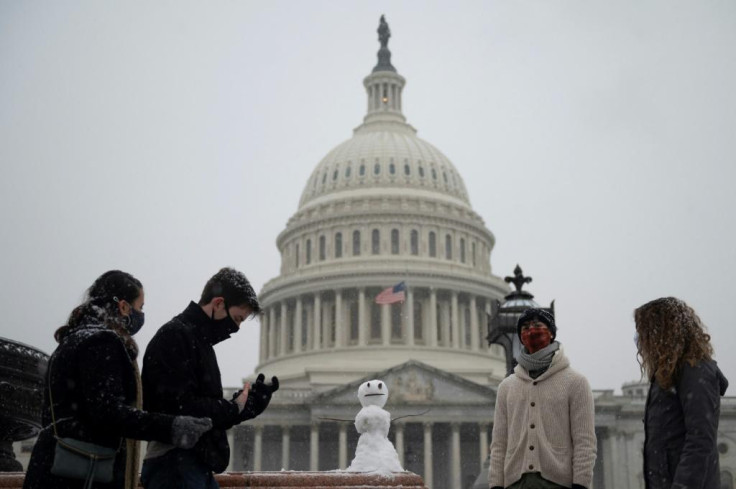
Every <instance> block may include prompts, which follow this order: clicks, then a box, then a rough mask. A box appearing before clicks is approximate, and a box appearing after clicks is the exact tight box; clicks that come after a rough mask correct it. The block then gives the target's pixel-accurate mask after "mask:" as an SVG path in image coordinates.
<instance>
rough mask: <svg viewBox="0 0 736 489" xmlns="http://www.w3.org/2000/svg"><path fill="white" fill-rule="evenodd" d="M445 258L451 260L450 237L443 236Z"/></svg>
mask: <svg viewBox="0 0 736 489" xmlns="http://www.w3.org/2000/svg"><path fill="white" fill-rule="evenodd" d="M445 258H447V259H448V260H452V236H450V235H449V234H448V235H446V236H445Z"/></svg>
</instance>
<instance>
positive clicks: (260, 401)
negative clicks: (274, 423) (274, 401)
mask: <svg viewBox="0 0 736 489" xmlns="http://www.w3.org/2000/svg"><path fill="white" fill-rule="evenodd" d="M264 380H266V376H265V375H263V374H258V377H257V378H256V381H255V383H253V385H251V386H250V391H249V392H248V398H247V399H246V401H245V407H244V408H243V410H242V411H241V412H240V420H241V421H245V420H247V419H253V418H255V417H256V416H258V415H259V414H261V413H262V412H263V411H265V410H266V407H268V403H269V402H271V395H273V393H274V392H276V391H277V390H279V379H278V377H276V376H273V377H271V383H270V384H266V383H265V382H263V381H264Z"/></svg>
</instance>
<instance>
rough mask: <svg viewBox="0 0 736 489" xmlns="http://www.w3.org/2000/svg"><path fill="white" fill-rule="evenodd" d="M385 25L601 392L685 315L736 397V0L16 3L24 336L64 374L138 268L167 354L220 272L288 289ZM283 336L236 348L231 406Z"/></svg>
mask: <svg viewBox="0 0 736 489" xmlns="http://www.w3.org/2000/svg"><path fill="white" fill-rule="evenodd" d="M381 14H386V18H387V20H388V22H389V25H390V27H391V31H392V37H391V41H390V44H389V47H390V49H391V51H392V53H393V58H392V60H393V64H394V66H396V68H397V69H398V71H399V73H400V74H401V75H403V76H404V77H405V78H406V79H407V84H406V88H405V89H404V104H403V105H404V107H403V108H404V113H405V115H406V116H407V118H408V121H409V123H411V124H412V125H414V127H416V128H417V129H418V131H419V133H418V135H419V137H421V138H423V139H425V140H427V141H429V142H431V143H432V144H434V145H435V146H437V147H438V148H439V149H440V150H441V151H442V152H443V153H444V154H445V155H447V156H448V158H450V160H451V161H452V162H453V163H454V164H455V166H456V167H457V169H458V170H459V172H460V174H461V175H462V176H463V178H464V179H465V184H466V186H467V188H468V192H469V195H470V200H471V204H472V206H473V208H474V209H475V211H477V212H478V213H479V214H480V215H481V216H482V217H483V218H484V219H485V222H486V225H487V227H488V228H489V229H490V230H491V231H492V232H493V233H494V234H495V236H496V247H495V249H494V250H493V253H492V255H491V264H492V266H493V272H494V273H495V274H497V275H499V276H506V275H509V274H511V273H512V272H513V268H514V266H515V265H516V264H517V263H519V264H521V266H522V268H523V269H524V272H525V273H527V274H528V275H531V276H532V277H533V278H534V281H533V282H532V283H531V284H530V286H529V287H528V288H529V290H530V291H531V292H532V293H534V294H535V296H536V299H537V300H538V302H540V303H541V304H544V305H546V304H548V303H549V302H550V301H552V300H553V299H555V300H556V303H555V304H556V311H557V321H558V325H559V331H558V339H559V340H560V341H561V342H562V343H563V344H564V345H565V346H566V348H567V351H568V353H569V355H570V357H571V361H572V364H573V366H574V367H576V368H577V369H578V370H580V371H582V372H583V373H584V374H585V375H587V376H588V378H589V379H590V382H591V384H592V386H593V388H595V389H617V390H618V389H620V386H621V384H622V383H624V382H626V381H631V380H636V379H638V377H639V371H638V365H637V363H636V360H635V347H634V343H633V334H634V325H633V319H632V311H633V309H634V308H635V307H636V306H638V305H640V304H642V303H644V302H646V301H648V300H650V299H654V298H656V297H660V296H664V295H675V296H677V297H680V298H682V299H684V300H685V301H687V302H688V303H690V304H691V305H692V306H694V307H695V309H696V311H697V312H698V313H699V314H700V316H701V318H702V319H703V321H704V322H705V323H706V324H707V326H708V327H709V330H710V333H711V334H712V338H713V343H714V346H715V350H716V359H717V360H718V361H719V364H720V365H721V368H722V369H723V370H724V372H725V374H726V376H728V377H730V378H731V381H732V382H735V381H736V355H734V354H733V353H732V352H733V350H734V348H736V332H734V318H733V316H734V314H733V310H734V307H735V305H734V300H733V295H734V287H733V285H732V280H733V279H734V277H736V251H735V250H736V246H735V244H734V240H735V239H736V232H735V228H736V218H735V217H734V211H735V210H736V190H734V184H735V182H736V164H735V163H736V162H735V161H734V159H735V156H736V90H735V89H734V87H736V50H735V49H734V47H735V46H736V3H734V2H730V1H699V2H693V1H672V0H663V1H641V0H631V1H616V2H587V1H577V2H575V1H564V2H561V1H538V2H523V1H514V2H491V1H485V0H483V1H455V2H429V1H416V2H408V1H405V2H398V1H391V2H385V1H373V2H347V1H346V2H334V1H324V2H318V1H308V2H307V1H290V2H256V1H238V2H236V1H227V2H225V1H212V2H181V1H176V2H175V1H165V2H164V1H156V2H150V1H146V2H142V1H141V2H137V1H128V2H112V1H98V0H93V1H92V0H91V1H88V2H83V1H68V2H50V1H49V2H35V1H19V0H18V1H14V0H5V1H2V2H0V162H1V163H2V167H1V170H2V174H1V177H0V204H1V206H0V226H1V229H2V233H0V250H1V253H0V280H1V282H0V310H2V311H3V318H2V320H1V321H0V336H5V337H8V338H11V339H14V340H18V341H22V342H25V343H29V344H31V345H34V346H36V347H38V348H40V349H42V350H44V351H46V352H48V353H50V352H51V351H52V350H53V349H54V347H55V345H54V341H53V339H52V334H53V331H54V330H55V329H56V328H57V327H58V326H60V325H61V324H63V323H64V322H65V320H66V317H67V316H68V314H69V312H70V311H71V309H72V308H73V307H74V306H76V305H77V304H78V303H79V302H80V300H81V298H82V295H83V293H84V291H85V289H86V288H87V287H89V286H90V285H91V283H92V282H93V281H94V279H95V278H96V277H97V276H98V275H100V274H101V273H103V272H104V271H106V270H108V269H112V268H120V269H123V270H126V271H129V272H131V273H132V274H134V275H135V276H137V277H138V278H139V279H140V280H141V281H142V282H143V284H144V286H145V290H146V307H145V312H146V325H145V327H144V329H143V330H142V331H141V333H139V335H138V336H137V339H138V340H139V343H140V344H141V345H143V346H145V344H146V343H147V342H148V340H149V339H150V338H151V336H152V335H153V334H154V333H155V331H156V329H157V328H158V327H159V326H160V325H161V324H163V323H164V322H165V321H167V320H168V319H169V318H171V317H172V316H173V315H175V314H177V313H178V312H180V311H181V310H182V309H183V308H184V307H185V306H186V305H187V303H188V301H189V300H191V299H195V300H196V299H197V298H198V297H199V294H200V292H201V289H202V287H203V285H204V283H205V282H206V280H207V279H208V278H209V277H210V276H211V275H212V274H213V273H214V272H216V271H217V270H218V269H219V268H220V267H222V266H225V265H229V266H233V267H236V268H238V269H240V270H242V271H244V272H245V273H246V275H247V276H248V277H249V279H250V280H251V281H252V282H253V284H254V286H255V287H256V289H260V288H261V287H262V285H263V284H264V283H265V282H266V281H268V280H270V279H271V278H273V277H275V276H276V275H277V274H278V272H279V267H280V258H279V255H278V252H277V249H276V246H275V240H276V236H277V234H278V233H279V232H280V231H282V230H283V229H284V227H285V225H286V221H287V220H288V219H289V217H290V216H291V215H292V214H293V213H294V212H295V211H296V209H297V205H298V201H299V197H300V195H301V192H302V189H303V187H304V185H305V183H306V181H307V179H308V177H309V175H310V174H311V172H312V170H313V169H314V167H315V166H316V165H317V164H318V163H319V161H320V160H321V158H322V157H323V156H324V155H326V154H327V153H328V151H329V150H330V149H332V148H333V147H334V146H336V145H337V144H339V143H341V142H342V141H344V140H346V139H348V138H349V137H350V136H351V135H352V129H353V128H354V127H356V126H357V125H358V124H360V122H361V121H362V118H363V116H364V114H365V106H366V103H365V93H364V89H363V86H362V80H363V77H364V76H366V75H368V74H369V73H370V70H371V69H372V68H373V66H374V65H375V62H376V52H377V50H378V47H379V44H378V42H377V34H376V28H377V26H378V19H379V17H380V15H381ZM409 285H411V284H409ZM259 327H260V326H259V324H258V321H250V322H248V323H245V324H244V326H243V328H242V330H241V332H240V333H239V334H237V335H236V336H234V337H233V339H232V340H230V341H229V342H226V343H224V344H222V345H220V346H218V347H217V349H218V355H219V357H220V364H221V369H222V373H223V380H224V383H225V384H226V385H229V386H235V385H237V384H238V383H239V382H240V379H241V378H242V377H244V376H246V375H250V374H251V373H252V372H253V370H254V368H255V365H256V363H257V355H258V353H257V352H258V331H259ZM387 367H389V366H388V365H387ZM266 373H268V372H266ZM367 373H368V372H366V374H367ZM730 394H731V395H734V393H733V392H732V393H730Z"/></svg>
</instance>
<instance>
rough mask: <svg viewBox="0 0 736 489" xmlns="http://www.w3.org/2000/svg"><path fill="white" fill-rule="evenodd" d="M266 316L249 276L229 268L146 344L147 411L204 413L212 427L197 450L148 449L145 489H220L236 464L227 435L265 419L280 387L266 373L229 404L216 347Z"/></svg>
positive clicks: (160, 446)
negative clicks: (219, 476)
mask: <svg viewBox="0 0 736 489" xmlns="http://www.w3.org/2000/svg"><path fill="white" fill-rule="evenodd" d="M260 312H261V306H260V304H259V303H258V298H257V297H256V293H255V291H254V290H253V288H252V287H251V285H250V283H249V282H248V280H247V279H246V278H245V275H243V274H242V273H241V272H238V271H237V270H233V269H231V268H223V269H222V270H220V271H219V272H217V273H216V274H215V275H214V276H213V277H212V278H211V279H210V280H209V281H208V282H207V284H206V285H205V287H204V291H203V292H202V296H201V298H200V300H199V303H198V304H197V303H194V302H191V303H190V304H189V306H188V307H187V308H186V309H185V310H184V312H182V313H181V314H179V315H178V316H176V317H174V318H173V319H172V320H171V321H169V322H168V323H166V324H165V325H163V326H162V327H161V328H160V329H159V330H158V332H157V333H156V335H155V336H154V337H153V339H152V340H151V342H150V343H149V344H148V348H147V349H146V354H145V356H144V359H143V374H142V376H143V399H144V407H145V409H147V410H153V411H158V412H164V413H172V414H189V415H193V416H206V417H209V418H211V419H212V423H213V429H212V430H211V431H209V432H208V433H206V434H205V435H204V436H202V438H200V440H199V442H198V443H197V444H196V445H195V447H194V448H193V449H191V450H183V449H179V448H175V447H173V446H171V445H166V444H163V443H151V444H149V446H148V451H147V453H146V457H145V461H144V464H143V471H142V474H141V481H142V482H143V486H144V487H145V488H146V489H174V488H176V489H213V488H217V487H218V485H217V483H216V482H215V479H214V477H213V472H214V473H219V472H223V471H224V470H225V469H226V468H227V465H228V462H229V460H230V447H229V446H228V442H227V435H226V430H228V429H229V428H231V427H232V426H234V425H236V424H239V423H240V422H242V421H245V420H248V419H252V418H255V417H256V416H258V415H259V414H261V413H262V412H263V411H264V410H265V409H266V407H267V406H268V403H269V402H270V400H271V395H272V393H273V392H274V391H276V390H277V389H278V379H277V378H276V377H273V378H272V382H271V383H270V384H266V383H264V376H263V374H261V375H259V376H258V379H257V380H256V382H255V383H254V384H253V385H252V386H249V385H247V384H246V386H245V389H244V390H243V391H240V392H239V393H237V394H236V396H234V398H233V400H227V399H223V391H222V381H221V378H220V369H219V367H218V365H217V357H216V356H215V350H214V348H213V346H214V345H216V344H217V343H219V342H221V341H224V340H226V339H228V338H230V335H232V334H233V333H235V332H237V331H238V329H239V328H240V324H241V323H242V322H243V321H244V320H245V319H246V318H248V317H250V316H253V315H256V314H259V313H260ZM195 413H196V414H195ZM205 413H206V414H205Z"/></svg>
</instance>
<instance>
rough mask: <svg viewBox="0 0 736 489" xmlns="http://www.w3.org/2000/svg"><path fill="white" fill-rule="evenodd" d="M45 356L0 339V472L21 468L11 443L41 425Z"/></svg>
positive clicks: (34, 431)
mask: <svg viewBox="0 0 736 489" xmlns="http://www.w3.org/2000/svg"><path fill="white" fill-rule="evenodd" d="M48 358H49V357H48V355H46V354H45V353H43V352H42V351H40V350H37V349H35V348H33V347H30V346H28V345H24V344H22V343H18V342H17V341H12V340H9V339H7V338H0V472H17V471H22V470H23V466H22V465H21V464H20V462H18V461H17V460H16V459H15V454H14V453H13V442H14V441H20V440H25V439H28V438H32V437H34V436H36V434H37V433H38V431H39V429H40V428H41V409H42V404H43V391H44V376H45V373H46V364H47V362H48Z"/></svg>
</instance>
